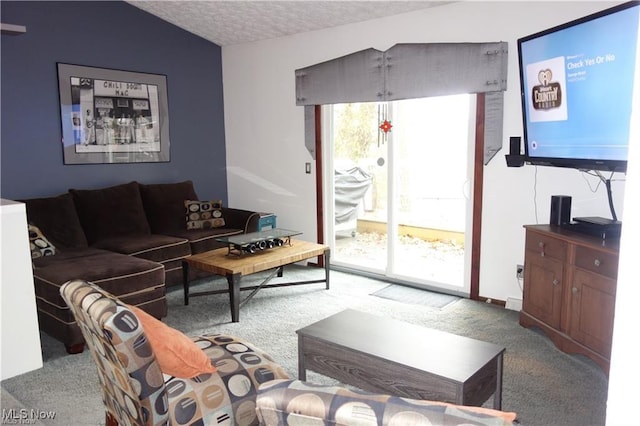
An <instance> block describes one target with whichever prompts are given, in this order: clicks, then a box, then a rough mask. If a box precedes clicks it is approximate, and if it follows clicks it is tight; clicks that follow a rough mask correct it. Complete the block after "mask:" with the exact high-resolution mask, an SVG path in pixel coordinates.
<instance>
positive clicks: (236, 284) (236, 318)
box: [182, 248, 331, 322]
mask: <svg viewBox="0 0 640 426" xmlns="http://www.w3.org/2000/svg"><path fill="white" fill-rule="evenodd" d="M323 257H324V279H323V280H322V279H318V280H308V281H295V282H286V283H278V284H269V281H271V280H272V279H273V278H274V277H275V276H278V277H279V278H280V277H282V276H283V273H284V267H285V266H286V265H281V266H278V267H277V268H273V269H271V270H270V271H271V273H270V274H269V276H268V277H267V278H265V279H264V281H262V283H260V284H259V285H254V286H249V287H240V281H241V278H242V274H240V273H237V274H227V275H226V278H227V283H228V285H229V287H228V289H226V290H209V291H201V292H198V293H190V292H189V263H188V262H187V261H182V277H183V286H184V304H185V305H188V304H189V297H197V296H207V295H210V294H223V293H229V302H230V305H231V321H232V322H240V308H241V307H242V306H243V305H244V304H245V303H247V302H248V301H249V300H251V299H252V298H253V296H255V294H256V293H257V292H258V291H259V290H260V289H263V288H275V287H288V286H292V285H303V284H317V283H325V289H326V290H329V286H330V281H329V276H330V273H329V270H330V267H329V260H330V258H331V250H330V249H328V248H327V249H326V250H325V251H324V256H323ZM293 263H295V262H293ZM289 265H290V263H289ZM267 271H269V270H267ZM261 272H264V271H261ZM241 291H251V293H249V295H248V296H247V297H245V298H244V299H242V300H240V292H241Z"/></svg>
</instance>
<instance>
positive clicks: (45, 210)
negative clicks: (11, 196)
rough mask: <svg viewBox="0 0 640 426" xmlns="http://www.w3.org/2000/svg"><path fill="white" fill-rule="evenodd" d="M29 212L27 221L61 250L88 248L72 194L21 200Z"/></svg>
mask: <svg viewBox="0 0 640 426" xmlns="http://www.w3.org/2000/svg"><path fill="white" fill-rule="evenodd" d="M21 201H22V202H23V203H25V207H26V210H27V221H28V222H29V223H31V224H33V225H35V226H37V227H38V228H39V229H40V231H42V233H43V234H44V235H46V236H47V239H48V240H49V241H51V243H52V244H53V245H54V246H56V247H57V248H59V249H62V248H84V247H87V246H88V244H87V237H86V236H85V234H84V231H83V230H82V226H81V224H80V219H79V217H78V214H77V212H76V206H75V204H74V203H73V198H72V196H71V194H68V193H67V194H62V195H58V196H54V197H45V198H31V199H28V200H21Z"/></svg>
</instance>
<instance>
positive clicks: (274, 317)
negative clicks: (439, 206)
mask: <svg viewBox="0 0 640 426" xmlns="http://www.w3.org/2000/svg"><path fill="white" fill-rule="evenodd" d="M323 273H324V271H323V270H321V269H313V270H309V269H307V268H302V267H293V268H290V269H287V270H285V276H284V278H283V279H284V280H287V279H289V280H298V279H310V278H315V275H314V274H317V276H318V277H321V276H322V274H323ZM312 275H313V277H311V276H312ZM281 280H282V279H281ZM256 281H257V282H260V281H261V276H260V275H259V274H257V275H256V276H253V277H252V280H250V279H245V283H246V284H247V285H251V284H252V283H255V282H256ZM276 282H277V281H276ZM388 285H389V283H386V282H381V281H377V280H373V279H369V278H365V277H360V276H354V275H350V274H347V273H343V272H336V271H332V272H331V289H330V290H325V289H324V285H323V284H313V285H304V286H297V287H280V288H273V289H264V290H261V291H260V292H259V293H258V294H256V296H255V297H254V298H253V299H252V300H251V301H249V302H248V303H247V304H246V305H245V306H243V307H242V309H241V312H240V322H238V323H231V322H230V318H231V317H230V312H229V301H228V296H227V295H224V294H220V295H212V296H205V297H197V298H193V299H191V301H190V304H189V306H184V304H183V299H182V290H181V288H175V287H174V288H172V289H170V290H169V292H168V294H167V299H168V304H169V315H168V317H167V318H166V319H165V322H166V323H167V324H169V325H170V326H172V327H175V328H177V329H179V330H181V331H183V332H185V333H186V334H190V335H194V334H204V333H207V332H224V333H230V334H235V335H238V336H241V337H243V338H246V339H248V340H250V341H252V342H254V343H255V344H256V345H257V346H259V347H261V348H263V349H264V350H266V351H268V352H269V353H271V354H272V355H273V357H274V358H275V359H276V360H277V361H278V362H279V363H280V364H281V365H282V366H283V367H284V368H285V369H286V370H287V371H289V373H290V374H291V375H292V376H293V377H297V335H296V333H295V331H296V330H297V329H299V328H301V327H304V326H305V325H308V324H311V323H313V322H315V321H318V320H320V319H322V318H325V317H327V316H329V315H332V314H334V313H336V312H339V311H341V310H343V309H346V308H352V309H358V310H361V311H363V312H369V313H372V314H375V315H380V316H386V317H391V318H394V319H398V320H402V321H406V322H409V323H413V324H418V325H422V326H425V327H431V328H435V329H439V330H443V331H447V332H450V333H456V334H459V335H463V336H467V337H471V338H475V339H479V340H484V341H488V342H492V343H495V344H499V345H502V346H505V347H506V352H505V358H504V383H503V409H504V410H506V411H515V412H517V413H518V417H519V419H520V421H521V423H522V424H523V425H525V426H537V425H539V426H548V425H557V426H572V425H576V426H577V425H580V426H590V425H593V426H596V425H603V424H604V422H605V407H606V398H607V378H606V376H605V375H604V373H603V372H602V371H601V370H600V369H599V368H598V367H597V366H596V365H595V364H594V363H593V362H591V361H590V360H588V359H586V358H584V357H581V356H574V355H568V354H565V353H563V352H560V351H559V350H558V349H557V348H556V347H555V346H554V345H553V344H552V343H551V342H550V340H549V339H548V338H547V337H546V336H544V335H543V334H541V333H540V332H538V331H536V330H531V329H525V328H522V327H520V325H519V324H518V314H517V312H514V311H510V310H505V309H502V308H500V307H496V306H493V305H489V304H486V303H480V302H474V301H471V300H468V299H464V298H461V299H459V300H458V301H456V302H454V303H450V304H448V305H446V306H445V307H443V308H434V307H429V306H424V305H417V304H413V303H402V302H397V301H393V300H389V299H385V298H381V297H376V296H372V295H371V294H372V293H374V292H376V291H378V290H381V289H383V288H386V287H387V286H388ZM225 286H226V280H224V279H216V280H213V281H212V280H203V281H201V282H198V283H196V284H195V288H194V289H195V290H203V289H205V288H206V289H211V288H213V287H216V288H225ZM198 287H200V288H198ZM42 347H43V354H44V361H45V363H44V367H43V368H41V369H39V370H37V371H33V372H30V373H26V374H23V375H20V376H18V377H14V378H11V379H8V380H4V381H3V382H2V383H1V387H2V401H1V402H2V408H3V410H4V409H7V408H18V409H19V408H24V409H27V410H32V409H33V410H40V411H55V413H56V418H55V420H49V421H43V422H42V424H46V425H65V426H75V425H78V426H80V425H99V424H104V410H103V405H102V401H101V396H100V389H99V387H98V384H97V376H96V372H95V366H94V364H93V361H92V359H91V356H90V354H89V353H87V352H86V351H85V352H84V353H82V354H79V355H67V354H66V352H65V350H64V347H63V345H62V344H61V343H59V342H57V341H56V340H54V339H52V338H50V337H49V336H47V335H46V334H42ZM433 350H434V351H437V350H438V348H437V347H434V348H433ZM307 379H308V380H309V381H311V382H318V383H327V384H332V383H335V382H334V381H333V380H332V379H329V378H327V377H324V376H320V375H318V374H315V373H313V372H309V373H308V375H307ZM488 403H489V404H490V403H491V399H489V401H488ZM3 413H4V412H3Z"/></svg>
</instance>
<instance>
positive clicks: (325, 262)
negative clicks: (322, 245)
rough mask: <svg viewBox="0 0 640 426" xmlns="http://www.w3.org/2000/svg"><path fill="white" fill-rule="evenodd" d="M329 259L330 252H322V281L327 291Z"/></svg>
mask: <svg viewBox="0 0 640 426" xmlns="http://www.w3.org/2000/svg"><path fill="white" fill-rule="evenodd" d="M330 259H331V250H329V249H326V250H325V251H324V280H325V282H326V286H325V288H326V289H327V290H329V260H330Z"/></svg>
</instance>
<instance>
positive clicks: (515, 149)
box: [509, 136, 520, 155]
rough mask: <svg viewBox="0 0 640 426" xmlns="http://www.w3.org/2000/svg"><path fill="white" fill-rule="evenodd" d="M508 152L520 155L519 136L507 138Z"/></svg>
mask: <svg viewBox="0 0 640 426" xmlns="http://www.w3.org/2000/svg"><path fill="white" fill-rule="evenodd" d="M509 154H510V155H520V137H519V136H511V137H510V138H509Z"/></svg>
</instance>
